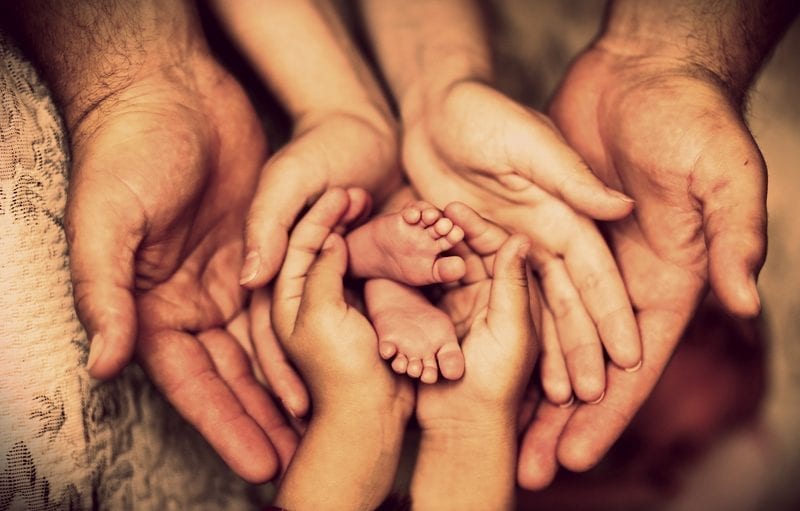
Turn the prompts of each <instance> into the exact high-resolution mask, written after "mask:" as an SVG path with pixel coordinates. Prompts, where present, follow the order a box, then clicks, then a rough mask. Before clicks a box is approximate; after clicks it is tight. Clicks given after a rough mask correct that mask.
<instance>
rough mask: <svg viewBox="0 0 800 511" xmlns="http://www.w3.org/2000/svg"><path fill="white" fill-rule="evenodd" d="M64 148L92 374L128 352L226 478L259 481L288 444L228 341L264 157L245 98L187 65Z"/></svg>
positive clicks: (123, 102) (138, 84) (208, 65)
mask: <svg viewBox="0 0 800 511" xmlns="http://www.w3.org/2000/svg"><path fill="white" fill-rule="evenodd" d="M72 137H73V159H74V167H73V171H72V172H73V173H72V181H71V189H70V201H69V207H68V224H69V228H68V232H69V239H70V246H71V254H70V255H71V263H72V271H73V282H74V292H75V299H76V306H77V310H78V313H79V314H80V317H81V320H82V321H83V323H84V325H85V326H86V328H87V331H88V334H89V336H90V338H91V341H92V343H91V351H90V359H89V362H88V366H89V370H90V373H91V374H92V375H93V376H95V377H98V378H108V377H110V376H112V375H113V374H115V373H116V372H118V371H119V370H121V369H122V367H123V366H124V365H125V364H126V363H127V362H128V361H129V359H130V357H131V356H132V354H133V352H134V349H135V351H136V353H137V355H138V358H139V360H140V362H141V364H142V366H143V367H144V368H145V370H146V371H147V373H148V374H149V375H150V377H151V379H152V380H153V382H154V383H155V384H156V386H157V387H158V388H159V389H160V390H161V391H162V392H163V393H164V395H165V397H166V398H167V399H168V400H169V401H170V402H171V403H172V404H173V405H174V406H175V407H176V408H177V409H178V411H179V412H180V413H181V414H182V415H183V416H184V417H186V419H187V420H188V421H189V422H191V423H192V424H193V425H194V426H195V427H197V428H198V429H199V431H200V432H201V433H202V434H203V436H205V438H206V439H207V440H208V441H209V443H210V444H211V445H212V446H213V447H214V448H215V449H216V450H217V451H218V452H219V453H220V455H221V456H222V457H223V459H225V461H226V462H227V463H228V464H229V465H230V466H231V467H232V468H233V469H234V470H235V471H236V472H238V473H239V474H240V475H241V476H242V477H244V478H245V479H247V480H250V481H254V482H261V481H265V480H267V479H269V478H271V477H272V476H273V475H274V474H275V473H276V471H277V468H278V458H279V457H280V460H281V462H283V464H284V465H285V464H286V463H287V462H288V459H289V458H290V457H291V453H292V452H293V450H294V448H295V446H296V443H297V439H296V437H295V435H294V433H293V432H292V431H291V429H289V428H288V427H287V425H286V424H285V422H284V420H283V418H282V416H281V415H280V413H278V411H277V409H276V408H275V406H274V405H273V403H272V401H271V400H270V398H269V396H268V395H267V394H266V392H265V391H264V389H263V388H262V387H260V386H259V385H258V384H257V383H256V381H255V379H254V377H253V374H252V372H251V362H250V360H249V358H248V357H247V355H246V352H245V350H244V349H243V348H242V346H240V345H239V344H238V343H237V342H236V339H235V338H234V337H233V336H232V335H231V334H230V333H229V332H228V331H226V326H227V325H228V324H229V323H230V322H231V321H232V320H233V319H234V318H235V317H236V316H237V315H239V314H240V313H241V312H242V309H243V305H244V299H245V295H244V293H243V291H242V290H241V288H240V287H239V285H238V278H237V277H238V273H239V268H240V267H241V260H242V247H243V242H242V239H241V233H242V231H243V228H244V220H245V215H246V213H247V208H248V206H249V204H250V199H251V196H252V190H253V188H254V186H255V182H256V179H257V177H258V167H259V165H260V164H261V162H262V161H263V160H264V159H265V157H266V145H265V141H264V137H263V134H262V132H261V129H260V126H259V124H258V121H257V119H256V117H255V115H254V114H253V112H252V107H251V106H250V104H249V102H248V101H247V99H246V97H245V95H244V93H243V92H242V90H241V89H240V88H239V86H238V85H237V84H236V83H235V81H234V80H233V79H232V78H231V77H230V76H229V75H228V74H227V73H225V72H224V71H223V70H222V69H221V68H220V67H219V66H218V65H217V64H216V63H214V62H212V61H210V60H204V59H202V58H200V57H198V58H197V59H194V58H193V59H191V60H190V61H187V62H185V63H184V64H183V65H179V66H173V67H170V68H168V69H164V70H163V72H159V73H155V74H150V75H147V76H144V77H140V78H137V79H136V80H134V81H132V82H131V83H128V84H127V85H126V87H124V88H122V89H120V90H118V91H116V92H115V93H114V94H113V95H112V96H109V97H107V98H106V99H105V100H103V101H101V102H100V103H98V104H97V105H96V106H95V108H94V109H92V110H91V111H89V112H87V114H86V115H85V116H84V117H83V118H82V120H81V122H80V123H79V124H77V125H76V126H74V127H73V130H72ZM137 323H138V328H137ZM137 338H138V342H136V341H137ZM276 451H277V452H276Z"/></svg>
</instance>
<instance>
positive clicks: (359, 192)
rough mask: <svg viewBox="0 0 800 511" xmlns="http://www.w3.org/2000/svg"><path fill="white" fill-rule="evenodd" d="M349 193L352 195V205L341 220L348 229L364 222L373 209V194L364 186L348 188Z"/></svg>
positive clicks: (349, 195)
mask: <svg viewBox="0 0 800 511" xmlns="http://www.w3.org/2000/svg"><path fill="white" fill-rule="evenodd" d="M347 195H348V197H350V206H349V207H348V208H347V211H346V212H345V214H344V216H343V217H342V218H341V220H339V223H340V224H341V225H342V226H345V227H346V228H348V229H352V228H353V227H357V226H358V225H360V224H362V223H363V222H364V221H365V220H366V219H367V218H368V217H369V214H370V212H371V211H372V196H371V195H370V194H369V192H367V191H366V190H364V189H363V188H348V189H347Z"/></svg>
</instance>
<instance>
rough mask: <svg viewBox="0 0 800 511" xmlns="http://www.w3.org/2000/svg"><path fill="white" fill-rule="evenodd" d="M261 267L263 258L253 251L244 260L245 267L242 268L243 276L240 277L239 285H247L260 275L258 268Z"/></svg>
mask: <svg viewBox="0 0 800 511" xmlns="http://www.w3.org/2000/svg"><path fill="white" fill-rule="evenodd" d="M259 266H261V256H259V255H258V252H256V251H255V250H251V251H250V252H249V253H248V254H247V257H245V258H244V265H243V266H242V274H241V276H240V277H239V284H240V285H243V284H247V283H248V282H250V281H251V280H253V279H254V278H256V275H258V268H259Z"/></svg>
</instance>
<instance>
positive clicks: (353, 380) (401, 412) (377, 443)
mask: <svg viewBox="0 0 800 511" xmlns="http://www.w3.org/2000/svg"><path fill="white" fill-rule="evenodd" d="M349 205H350V199H349V196H348V193H347V192H345V191H343V190H341V189H335V188H334V189H331V190H329V191H327V192H325V194H324V195H323V196H322V197H321V198H320V199H319V200H318V201H317V202H316V203H315V204H314V206H313V207H312V208H311V209H310V210H309V212H308V213H307V214H306V215H305V216H304V217H303V218H302V219H301V220H300V222H299V223H298V224H297V227H295V229H294V230H293V231H292V236H291V238H290V239H289V248H288V251H287V254H286V260H285V261H284V264H283V267H282V268H281V272H280V274H279V275H278V279H277V281H276V282H275V292H274V303H273V306H272V316H273V324H274V326H275V331H276V333H277V334H278V337H279V338H280V340H281V341H282V343H283V346H284V348H285V350H286V352H287V354H288V355H289V357H290V358H291V360H292V361H293V362H294V364H295V365H296V367H297V369H298V370H299V371H300V373H301V374H302V376H303V377H304V379H305V381H306V383H307V385H308V389H309V391H310V393H311V399H312V405H313V413H312V415H311V420H310V422H309V425H308V429H307V430H306V432H305V435H304V436H303V440H302V442H301V443H300V446H299V447H298V449H297V453H296V454H295V456H294V458H293V459H292V463H291V465H290V466H289V470H288V471H287V473H286V476H285V478H284V480H283V483H282V484H281V487H280V489H279V491H278V495H277V497H276V501H275V503H276V505H278V506H280V507H284V508H287V509H320V510H326V509H332V510H333V509H374V508H375V507H377V506H378V504H380V502H381V501H382V500H383V498H384V497H385V496H386V494H387V493H388V491H389V489H390V488H391V483H392V480H393V478H394V472H395V470H396V468H397V464H398V460H399V456H400V448H401V445H402V439H403V432H404V430H405V424H406V422H407V421H408V418H409V416H410V415H411V412H412V409H413V406H414V394H413V390H412V388H411V384H410V382H409V381H408V380H406V379H405V378H400V377H397V376H395V375H394V374H393V373H392V372H391V370H390V369H389V368H388V367H387V366H386V364H385V363H384V362H383V360H381V358H380V356H379V355H378V338H377V335H376V334H375V331H374V330H373V328H372V325H370V324H369V322H368V321H367V319H366V318H365V317H364V316H363V315H361V313H360V312H358V310H356V309H355V308H354V307H351V306H350V305H348V304H347V303H346V302H345V296H344V285H343V282H342V279H343V278H344V274H345V271H346V270H347V258H348V255H347V247H346V245H345V242H344V239H342V237H341V236H340V235H339V234H336V233H333V232H332V231H333V230H334V229H335V228H336V227H337V224H339V222H340V221H341V219H342V218H344V217H345V216H346V215H347V211H348V207H349Z"/></svg>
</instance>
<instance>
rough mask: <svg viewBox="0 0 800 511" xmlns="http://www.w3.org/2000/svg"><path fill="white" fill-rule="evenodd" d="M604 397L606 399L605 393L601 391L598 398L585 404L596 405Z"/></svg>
mask: <svg viewBox="0 0 800 511" xmlns="http://www.w3.org/2000/svg"><path fill="white" fill-rule="evenodd" d="M604 397H606V391H605V390H604V391H603V393H602V394H600V397H598V398H597V399H595V400H594V401H588V402H587V404H590V405H596V404H598V403H600V401H602V400H603V398H604Z"/></svg>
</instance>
